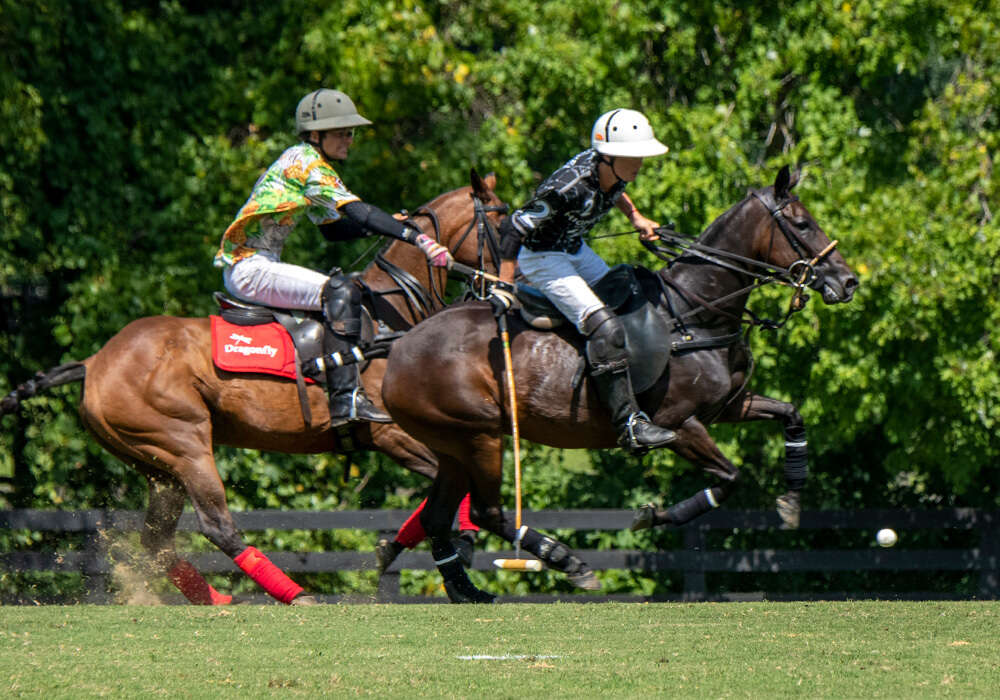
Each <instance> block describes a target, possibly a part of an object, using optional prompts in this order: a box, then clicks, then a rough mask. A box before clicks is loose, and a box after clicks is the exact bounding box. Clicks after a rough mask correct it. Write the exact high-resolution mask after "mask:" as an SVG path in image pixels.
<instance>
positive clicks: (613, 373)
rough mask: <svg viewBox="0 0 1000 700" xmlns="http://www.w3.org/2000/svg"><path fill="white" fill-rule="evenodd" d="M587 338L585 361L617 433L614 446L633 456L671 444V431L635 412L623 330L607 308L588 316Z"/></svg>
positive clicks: (672, 436) (636, 405) (585, 325)
mask: <svg viewBox="0 0 1000 700" xmlns="http://www.w3.org/2000/svg"><path fill="white" fill-rule="evenodd" d="M582 330H583V332H584V334H585V335H586V336H587V361H588V363H589V364H590V371H591V376H592V378H593V380H594V386H595V387H596V388H597V395H598V396H599V397H600V399H601V401H602V402H603V403H604V404H605V405H606V406H607V407H608V410H609V411H610V412H611V420H612V422H613V423H614V425H615V428H616V429H617V430H618V444H619V445H621V446H622V447H624V448H625V449H627V450H629V451H630V452H632V453H634V454H643V453H645V452H647V451H649V450H651V449H653V448H656V447H662V446H664V445H666V444H667V443H669V442H673V441H674V440H675V439H676V438H677V435H676V434H675V433H674V431H672V430H668V429H667V428H661V427H660V426H658V425H655V424H654V423H652V422H650V420H649V416H647V415H646V414H645V413H643V412H642V411H641V410H640V409H639V404H638V403H637V402H636V400H635V392H634V391H633V390H632V380H631V379H630V378H629V373H628V351H627V350H626V348H625V329H624V328H623V327H622V323H621V320H620V319H619V318H618V317H617V316H616V315H615V313H614V311H612V310H611V309H609V308H607V307H603V308H601V309H598V310H597V311H595V312H593V313H592V314H590V315H589V316H588V317H587V318H586V319H585V320H584V322H583V328H582Z"/></svg>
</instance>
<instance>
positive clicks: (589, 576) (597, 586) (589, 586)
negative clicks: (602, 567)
mask: <svg viewBox="0 0 1000 700" xmlns="http://www.w3.org/2000/svg"><path fill="white" fill-rule="evenodd" d="M566 578H568V579H569V582H570V583H572V584H573V585H574V586H576V587H577V588H582V589H583V590H585V591H599V590H601V582H600V581H598V580H597V576H596V575H595V574H594V572H593V571H591V570H590V569H586V570H584V571H580V572H577V573H575V574H566Z"/></svg>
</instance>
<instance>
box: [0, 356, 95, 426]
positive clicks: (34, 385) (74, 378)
mask: <svg viewBox="0 0 1000 700" xmlns="http://www.w3.org/2000/svg"><path fill="white" fill-rule="evenodd" d="M86 374H87V367H86V365H84V364H83V363H82V362H67V363H66V364H64V365H59V366H58V367H53V368H52V369H50V370H49V371H48V372H39V373H38V374H36V375H35V376H34V377H32V378H31V379H29V380H28V381H26V382H24V383H23V384H21V385H20V386H18V387H17V388H16V389H14V391H12V392H10V393H9V394H7V395H6V396H5V397H3V399H0V416H5V415H7V414H8V413H13V412H14V411H16V410H17V409H18V407H19V406H20V405H21V402H22V401H23V400H24V399H30V398H31V397H32V396H34V395H35V394H37V393H38V392H40V391H45V390H46V389H51V388H52V387H54V386H62V385H63V384H69V383H71V382H82V381H83V378H84V377H85V376H86Z"/></svg>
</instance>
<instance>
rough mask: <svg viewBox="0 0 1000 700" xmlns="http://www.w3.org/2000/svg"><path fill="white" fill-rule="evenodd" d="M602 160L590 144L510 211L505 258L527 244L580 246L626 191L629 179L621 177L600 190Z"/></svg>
mask: <svg viewBox="0 0 1000 700" xmlns="http://www.w3.org/2000/svg"><path fill="white" fill-rule="evenodd" d="M599 163H600V154H599V153H597V151H595V150H594V149H592V148H591V149H587V150H586V151H583V152H582V153H578V154H577V155H575V156H574V157H573V158H572V159H570V160H569V161H568V162H567V163H566V164H565V165H563V166H562V167H560V168H559V169H558V170H556V171H555V172H554V173H552V174H551V175H550V176H549V177H548V178H546V179H545V181H543V182H542V184H540V185H539V186H538V189H536V190H535V194H534V196H533V197H532V198H531V199H530V200H529V201H528V202H527V203H526V204H525V205H524V206H522V207H520V208H519V209H517V210H516V211H515V212H514V213H513V214H511V215H510V225H509V226H506V227H504V229H505V230H504V237H503V241H502V242H501V245H502V248H503V257H504V258H505V259H513V258H515V257H517V251H518V250H519V249H520V247H521V246H522V245H523V246H525V247H526V248H528V249H529V250H534V251H540V250H559V251H565V252H567V253H576V252H577V251H578V250H580V246H581V245H583V237H584V236H585V235H586V234H587V233H589V232H590V230H591V229H592V228H593V227H594V226H595V225H596V224H597V222H598V221H600V219H601V217H603V216H604V215H605V214H607V213H608V210H609V209H611V207H612V206H614V204H615V202H616V201H618V198H619V197H621V195H622V192H624V191H625V184H626V183H625V182H623V181H621V180H619V181H618V182H616V183H615V184H614V186H613V187H612V188H611V190H610V191H608V192H605V191H603V190H602V189H601V187H600V184H599V182H598V178H597V166H598V164H599Z"/></svg>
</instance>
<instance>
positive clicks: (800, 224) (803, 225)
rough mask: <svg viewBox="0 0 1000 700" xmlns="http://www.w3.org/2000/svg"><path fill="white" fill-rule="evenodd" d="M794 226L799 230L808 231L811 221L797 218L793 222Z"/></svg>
mask: <svg viewBox="0 0 1000 700" xmlns="http://www.w3.org/2000/svg"><path fill="white" fill-rule="evenodd" d="M795 228H797V229H798V230H799V231H808V230H809V229H811V228H812V222H811V221H809V220H808V219H799V220H798V221H796V222H795Z"/></svg>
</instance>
